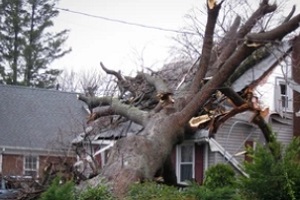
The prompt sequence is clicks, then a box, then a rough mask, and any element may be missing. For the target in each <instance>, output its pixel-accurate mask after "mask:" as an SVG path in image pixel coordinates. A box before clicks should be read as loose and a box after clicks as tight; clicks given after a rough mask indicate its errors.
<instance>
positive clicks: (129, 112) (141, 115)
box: [78, 95, 148, 125]
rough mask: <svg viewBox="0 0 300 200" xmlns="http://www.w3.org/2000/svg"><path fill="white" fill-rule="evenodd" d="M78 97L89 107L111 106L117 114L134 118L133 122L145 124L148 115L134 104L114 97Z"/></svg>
mask: <svg viewBox="0 0 300 200" xmlns="http://www.w3.org/2000/svg"><path fill="white" fill-rule="evenodd" d="M78 99H79V100H81V101H83V102H85V103H86V104H87V105H88V106H89V107H91V108H95V107H97V106H107V105H109V106H111V108H112V110H113V111H114V113H115V114H118V115H122V116H124V117H127V118H128V119H130V120H132V121H133V122H135V123H137V124H140V125H145V124H146V121H147V117H148V112H145V111H142V110H140V109H138V108H136V107H134V106H131V105H126V104H123V103H122V102H121V101H120V100H118V99H117V98H113V97H85V96H83V95H79V96H78Z"/></svg>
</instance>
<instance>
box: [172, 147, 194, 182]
mask: <svg viewBox="0 0 300 200" xmlns="http://www.w3.org/2000/svg"><path fill="white" fill-rule="evenodd" d="M182 146H191V147H192V152H193V154H192V161H190V162H181V158H182V154H181V149H182ZM183 164H184V165H188V164H191V165H192V177H191V179H194V178H195V143H193V142H185V143H182V144H180V145H177V147H176V175H177V182H178V183H180V184H184V185H186V184H188V183H187V181H188V180H187V181H181V165H183Z"/></svg>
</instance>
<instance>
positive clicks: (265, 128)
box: [220, 87, 274, 142]
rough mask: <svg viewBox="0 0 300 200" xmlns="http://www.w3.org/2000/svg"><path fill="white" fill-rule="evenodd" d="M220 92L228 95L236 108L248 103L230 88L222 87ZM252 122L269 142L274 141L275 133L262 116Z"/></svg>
mask: <svg viewBox="0 0 300 200" xmlns="http://www.w3.org/2000/svg"><path fill="white" fill-rule="evenodd" d="M220 91H221V92H222V93H223V94H224V95H226V96H227V97H228V98H229V99H230V100H231V101H232V102H233V103H234V104H235V105H236V106H242V105H245V104H246V103H247V102H246V101H245V100H244V99H243V98H242V97H241V96H240V95H238V94H237V93H236V92H235V91H234V90H233V89H232V88H230V87H222V88H221V89H220ZM252 121H253V123H254V124H256V125H257V126H258V127H259V128H260V130H261V131H262V133H263V135H264V138H265V140H266V141H267V142H271V141H273V139H274V134H273V131H272V130H271V129H270V127H269V125H268V124H267V123H266V121H265V120H264V118H263V117H262V116H260V115H256V116H255V117H254V118H253V120H252Z"/></svg>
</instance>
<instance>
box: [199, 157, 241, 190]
mask: <svg viewBox="0 0 300 200" xmlns="http://www.w3.org/2000/svg"><path fill="white" fill-rule="evenodd" d="M205 177H206V178H205V180H204V186H206V187H207V188H209V189H211V190H214V189H217V188H223V187H233V186H234V185H235V173H234V171H233V169H232V167H231V166H229V165H227V164H222V163H220V164H217V165H215V166H212V167H210V168H209V169H208V170H207V171H206V173H205Z"/></svg>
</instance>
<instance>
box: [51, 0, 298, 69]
mask: <svg viewBox="0 0 300 200" xmlns="http://www.w3.org/2000/svg"><path fill="white" fill-rule="evenodd" d="M293 2H294V4H298V7H297V11H296V13H299V10H300V3H299V0H290V4H291V5H292V4H293ZM204 4H205V0H85V1H83V0H60V2H59V4H58V5H57V7H59V8H64V9H69V10H70V11H77V12H82V13H87V14H91V15H97V16H102V17H106V18H112V19H118V20H123V21H128V22H133V23H139V24H145V25H150V26H156V27H163V28H167V29H175V30H177V29H179V28H180V27H182V26H183V25H184V18H183V17H184V15H185V14H187V13H188V11H190V10H191V9H192V8H194V7H201V6H203V5H204ZM54 23H55V29H57V30H63V29H69V30H70V34H69V39H68V41H67V44H66V45H67V46H69V47H71V48H72V52H71V53H70V54H68V55H66V56H64V57H63V58H61V59H59V60H58V61H55V62H54V63H53V64H52V67H54V68H60V69H64V68H67V69H74V70H76V71H79V70H80V69H82V68H87V69H94V68H97V67H99V62H100V61H102V62H103V63H104V64H105V65H106V66H107V67H109V68H114V69H116V70H121V71H123V72H126V73H127V74H128V73H130V72H131V71H135V70H137V58H138V57H139V55H141V54H143V58H144V64H145V65H146V67H151V66H154V67H155V68H157V67H161V66H162V63H163V61H164V60H165V59H167V58H168V50H169V47H170V46H171V45H172V42H173V41H172V40H170V39H169V38H170V37H171V36H175V35H176V34H175V33H171V32H166V31H159V30H153V29H147V28H141V27H137V26H130V25H126V24H120V23H115V22H112V21H106V20H102V19H99V18H93V17H88V16H84V15H80V14H74V13H71V12H66V11H60V15H59V17H57V18H56V19H55V21H54ZM142 52H143V53H142Z"/></svg>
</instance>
